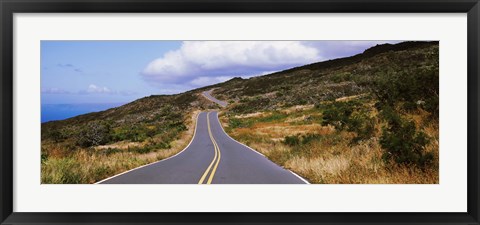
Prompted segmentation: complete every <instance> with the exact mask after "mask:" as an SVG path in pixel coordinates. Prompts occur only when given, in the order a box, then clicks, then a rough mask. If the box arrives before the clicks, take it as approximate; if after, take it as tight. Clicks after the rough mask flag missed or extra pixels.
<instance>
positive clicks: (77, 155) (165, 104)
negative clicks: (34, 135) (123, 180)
mask: <svg viewBox="0 0 480 225" xmlns="http://www.w3.org/2000/svg"><path fill="white" fill-rule="evenodd" d="M216 107H217V106H216V105H215V104H213V103H211V102H209V101H207V100H205V99H204V98H203V97H200V96H198V94H197V93H196V92H186V93H183V94H178V95H168V96H167V95H158V96H150V97H145V98H142V99H139V100H136V101H134V102H131V103H129V104H126V105H123V106H120V107H117V108H112V109H109V110H106V111H102V112H97V113H89V114H85V115H81V116H77V117H73V118H70V119H66V120H61V121H52V122H47V123H43V124H42V183H94V182H97V181H99V180H102V179H104V178H106V177H109V176H112V175H115V174H117V173H120V172H123V171H125V170H128V169H132V168H135V167H138V166H140V165H144V164H147V163H150V162H154V161H157V160H160V159H163V158H166V157H169V156H171V155H173V154H175V153H177V152H178V151H180V150H181V149H183V148H184V147H185V146H186V144H187V143H188V142H189V141H190V139H191V137H192V135H193V130H194V123H193V121H194V119H195V115H196V113H197V112H198V111H199V110H204V109H206V108H216Z"/></svg>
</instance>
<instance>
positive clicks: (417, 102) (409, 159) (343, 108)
mask: <svg viewBox="0 0 480 225" xmlns="http://www.w3.org/2000/svg"><path fill="white" fill-rule="evenodd" d="M438 60H439V45H438V42H404V43H400V44H396V45H388V44H387V45H380V46H376V47H373V48H370V49H368V50H366V51H365V52H364V53H363V54H359V55H356V56H352V57H348V58H343V59H336V60H331V61H326V62H320V63H314V64H311V65H307V66H301V67H298V68H293V69H290V70H286V71H282V72H278V73H274V74H271V75H267V76H262V77H254V78H250V79H246V80H245V79H240V78H236V79H233V80H230V81H229V82H226V83H224V84H221V85H218V86H217V89H215V90H214V92H213V95H214V96H216V97H218V98H220V99H224V100H228V101H230V105H229V107H228V108H227V109H225V110H224V113H223V115H222V116H221V119H222V121H223V125H224V127H225V128H226V131H227V132H228V133H229V134H230V136H232V137H234V138H235V139H237V140H239V141H241V142H243V143H244V144H247V145H249V146H250V147H253V148H254V149H256V150H258V151H260V152H262V153H263V154H264V155H266V156H267V157H268V158H270V159H271V160H272V161H274V162H276V163H277V164H279V165H282V166H284V167H286V168H288V169H291V170H293V171H295V172H296V173H298V174H300V175H302V176H303V177H305V178H307V179H308V180H309V181H310V182H311V183H438V162H439V159H438V157H439V153H438V145H439V135H438V127H439V120H438V115H439V111H438V110H439V70H438V68H439V64H438V62H439V61H438Z"/></svg>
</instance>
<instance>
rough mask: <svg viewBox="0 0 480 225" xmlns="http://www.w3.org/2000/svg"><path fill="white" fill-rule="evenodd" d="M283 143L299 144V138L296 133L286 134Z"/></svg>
mask: <svg viewBox="0 0 480 225" xmlns="http://www.w3.org/2000/svg"><path fill="white" fill-rule="evenodd" d="M283 143H284V144H286V145H288V146H297V145H300V138H299V137H298V135H296V136H295V135H294V136H286V137H285V140H284V141H283Z"/></svg>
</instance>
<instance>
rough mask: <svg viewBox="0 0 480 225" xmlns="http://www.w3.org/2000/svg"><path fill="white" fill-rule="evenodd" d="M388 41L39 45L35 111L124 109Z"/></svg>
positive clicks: (134, 42) (338, 56)
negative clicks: (100, 106)
mask: <svg viewBox="0 0 480 225" xmlns="http://www.w3.org/2000/svg"><path fill="white" fill-rule="evenodd" d="M396 42H397V41H42V42H41V92H42V93H41V99H42V105H44V104H86V103H88V104H92V103H94V104H98V103H127V102H130V101H133V100H135V99H138V98H141V97H144V96H149V95H156V94H175V93H181V92H184V91H188V90H191V89H194V88H198V87H203V86H206V85H211V84H215V83H219V82H223V81H226V80H229V79H231V78H233V77H243V78H249V77H252V76H259V75H264V74H269V73H272V72H276V71H281V70H284V69H288V68H292V67H296V66H301V65H305V64H310V63H314V62H320V61H325V60H329V59H335V58H341V57H346V56H351V55H355V54H358V53H361V52H363V51H364V50H365V49H367V48H369V47H372V46H375V45H376V44H383V43H396Z"/></svg>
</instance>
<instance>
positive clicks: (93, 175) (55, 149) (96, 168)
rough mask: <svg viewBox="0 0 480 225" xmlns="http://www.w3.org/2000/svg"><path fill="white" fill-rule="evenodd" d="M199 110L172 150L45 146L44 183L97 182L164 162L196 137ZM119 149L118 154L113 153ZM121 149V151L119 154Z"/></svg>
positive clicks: (123, 144)
mask: <svg viewBox="0 0 480 225" xmlns="http://www.w3.org/2000/svg"><path fill="white" fill-rule="evenodd" d="M198 113H199V111H195V112H193V113H192V114H191V116H190V117H189V119H188V120H187V121H186V124H187V126H188V129H187V130H186V131H184V132H182V133H181V134H180V135H179V137H178V139H176V140H174V141H173V142H172V143H170V145H171V148H169V149H156V150H153V151H151V152H147V153H137V152H131V151H127V150H128V148H129V147H138V146H144V145H145V143H133V142H119V143H114V144H111V145H107V146H97V147H96V148H91V149H75V150H69V146H72V145H69V144H68V143H67V144H65V143H62V144H55V143H42V154H43V153H48V158H46V159H45V160H42V176H41V178H42V183H44V184H45V183H47V184H61V183H95V182H98V181H100V180H102V179H105V178H107V177H110V176H113V175H115V174H118V173H121V172H124V171H127V170H130V169H133V168H136V167H139V166H142V165H145V164H148V163H152V162H155V161H158V160H162V159H165V158H168V157H170V156H173V155H175V154H177V153H178V152H180V151H181V150H183V149H184V148H185V147H186V146H187V145H188V143H189V142H190V140H191V139H192V137H193V132H194V130H195V129H194V127H195V123H194V121H195V119H196V116H197V114H198ZM112 148H115V149H116V150H117V151H114V152H111V153H109V152H108V151H109V150H111V149H112ZM118 150H120V151H118Z"/></svg>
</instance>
